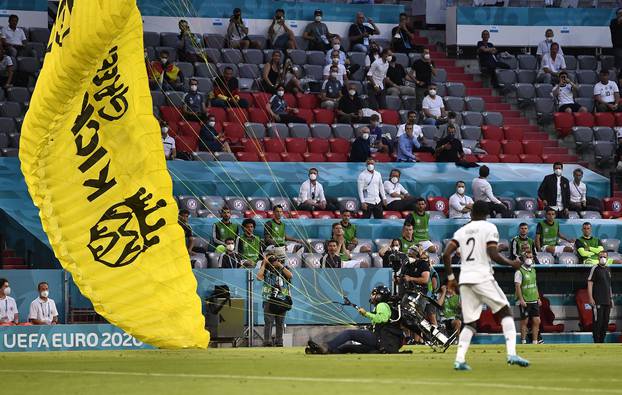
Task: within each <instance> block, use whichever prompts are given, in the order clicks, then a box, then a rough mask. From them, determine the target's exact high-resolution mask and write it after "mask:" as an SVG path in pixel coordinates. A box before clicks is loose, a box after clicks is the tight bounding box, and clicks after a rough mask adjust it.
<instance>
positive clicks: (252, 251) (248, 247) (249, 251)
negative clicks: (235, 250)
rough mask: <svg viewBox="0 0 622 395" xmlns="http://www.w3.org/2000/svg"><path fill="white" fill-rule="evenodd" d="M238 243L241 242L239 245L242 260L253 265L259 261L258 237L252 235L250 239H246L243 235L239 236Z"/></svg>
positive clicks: (259, 243)
mask: <svg viewBox="0 0 622 395" xmlns="http://www.w3.org/2000/svg"><path fill="white" fill-rule="evenodd" d="M240 241H241V242H242V243H241V245H240V249H241V250H242V251H240V255H242V259H245V260H248V261H251V262H253V263H255V262H257V261H258V260H259V253H260V251H261V240H259V237H257V236H255V235H253V236H252V237H251V238H250V239H248V238H247V237H246V236H245V235H242V236H240Z"/></svg>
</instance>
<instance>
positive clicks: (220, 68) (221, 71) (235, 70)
mask: <svg viewBox="0 0 622 395" xmlns="http://www.w3.org/2000/svg"><path fill="white" fill-rule="evenodd" d="M216 67H217V68H218V75H223V74H224V72H225V69H226V68H227V67H231V68H232V69H233V76H234V77H236V78H237V77H239V74H240V73H239V70H238V65H237V63H216Z"/></svg>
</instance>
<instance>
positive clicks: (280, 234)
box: [265, 220, 285, 247]
mask: <svg viewBox="0 0 622 395" xmlns="http://www.w3.org/2000/svg"><path fill="white" fill-rule="evenodd" d="M265 229H266V233H267V234H268V235H269V236H270V237H271V238H272V240H274V242H275V243H276V246H277V247H282V246H284V245H285V224H284V223H283V222H281V223H280V224H277V223H276V222H274V220H270V221H268V222H266V225H265Z"/></svg>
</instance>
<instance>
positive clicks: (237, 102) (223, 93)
mask: <svg viewBox="0 0 622 395" xmlns="http://www.w3.org/2000/svg"><path fill="white" fill-rule="evenodd" d="M191 81H192V80H191ZM213 94H214V98H213V99H212V100H211V104H212V106H213V107H221V108H230V107H240V108H248V101H246V99H241V98H240V96H239V94H240V84H239V81H238V79H237V78H236V77H234V76H233V68H232V67H230V66H227V67H225V69H224V70H223V73H222V77H220V76H219V77H216V78H215V79H214V92H213ZM240 122H243V120H240Z"/></svg>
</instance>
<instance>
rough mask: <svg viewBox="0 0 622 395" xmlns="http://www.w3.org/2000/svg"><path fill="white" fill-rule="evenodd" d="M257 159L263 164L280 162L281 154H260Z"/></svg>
mask: <svg viewBox="0 0 622 395" xmlns="http://www.w3.org/2000/svg"><path fill="white" fill-rule="evenodd" d="M259 159H260V160H261V161H262V162H263V161H266V162H280V161H281V154H279V153H278V152H262V153H261V155H259Z"/></svg>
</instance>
